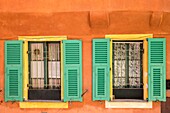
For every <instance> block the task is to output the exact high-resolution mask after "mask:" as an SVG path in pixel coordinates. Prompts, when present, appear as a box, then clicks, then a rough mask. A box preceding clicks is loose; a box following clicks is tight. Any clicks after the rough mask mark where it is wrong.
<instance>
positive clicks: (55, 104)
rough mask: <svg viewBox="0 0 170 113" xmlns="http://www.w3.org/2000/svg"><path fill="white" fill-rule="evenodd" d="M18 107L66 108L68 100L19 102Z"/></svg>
mask: <svg viewBox="0 0 170 113" xmlns="http://www.w3.org/2000/svg"><path fill="white" fill-rule="evenodd" d="M19 106H20V108H68V102H20V103H19Z"/></svg>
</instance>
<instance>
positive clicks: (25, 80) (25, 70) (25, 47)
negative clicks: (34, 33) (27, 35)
mask: <svg viewBox="0 0 170 113" xmlns="http://www.w3.org/2000/svg"><path fill="white" fill-rule="evenodd" d="M27 51H28V41H24V44H23V98H24V100H28V87H27V84H28V79H29V78H28V54H27Z"/></svg>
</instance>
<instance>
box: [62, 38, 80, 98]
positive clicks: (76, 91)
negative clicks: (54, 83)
mask: <svg viewBox="0 0 170 113" xmlns="http://www.w3.org/2000/svg"><path fill="white" fill-rule="evenodd" d="M63 49H64V51H63V52H64V55H63V56H64V101H82V97H81V94H82V42H81V41H80V40H64V41H63Z"/></svg>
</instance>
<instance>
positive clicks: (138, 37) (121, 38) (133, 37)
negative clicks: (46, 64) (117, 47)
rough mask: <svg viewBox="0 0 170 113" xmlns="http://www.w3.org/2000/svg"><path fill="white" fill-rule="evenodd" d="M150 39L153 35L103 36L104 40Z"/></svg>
mask: <svg viewBox="0 0 170 113" xmlns="http://www.w3.org/2000/svg"><path fill="white" fill-rule="evenodd" d="M150 37H151V38H152V37H153V34H117V35H115V34H114V35H105V38H111V39H114V40H145V39H146V38H150Z"/></svg>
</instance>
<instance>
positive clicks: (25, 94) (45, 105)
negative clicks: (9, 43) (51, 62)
mask: <svg viewBox="0 0 170 113" xmlns="http://www.w3.org/2000/svg"><path fill="white" fill-rule="evenodd" d="M18 40H23V41H24V44H23V98H24V101H25V102H20V108H68V102H29V101H28V87H27V84H28V54H27V51H28V42H29V41H32V42H42V41H60V44H61V100H63V99H64V80H63V79H64V78H63V54H62V53H63V46H62V40H67V37H66V36H19V37H18Z"/></svg>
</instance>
